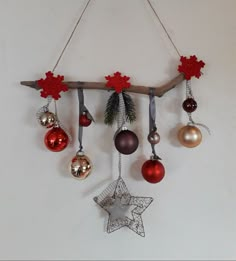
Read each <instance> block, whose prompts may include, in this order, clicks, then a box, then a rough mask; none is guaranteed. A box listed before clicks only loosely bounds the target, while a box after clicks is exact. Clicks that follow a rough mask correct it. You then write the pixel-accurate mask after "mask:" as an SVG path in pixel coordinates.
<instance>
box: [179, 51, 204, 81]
mask: <svg viewBox="0 0 236 261" xmlns="http://www.w3.org/2000/svg"><path fill="white" fill-rule="evenodd" d="M180 62H181V65H179V67H178V71H179V72H180V73H183V74H184V77H185V79H186V80H187V81H188V80H191V78H192V77H193V76H195V77H196V78H198V79H199V78H200V76H201V68H203V67H204V66H205V63H204V62H203V61H202V60H200V61H198V59H197V57H196V55H191V56H190V58H187V57H186V56H181V57H180Z"/></svg>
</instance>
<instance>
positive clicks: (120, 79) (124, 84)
mask: <svg viewBox="0 0 236 261" xmlns="http://www.w3.org/2000/svg"><path fill="white" fill-rule="evenodd" d="M105 79H106V80H107V83H106V86H107V87H110V88H114V89H115V91H116V92H117V93H121V92H122V91H123V89H124V88H129V87H130V82H128V81H129V79H130V77H128V76H125V75H124V76H121V73H120V72H116V73H114V75H113V76H111V75H108V76H106V77H105Z"/></svg>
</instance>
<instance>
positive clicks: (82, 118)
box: [79, 113, 92, 127]
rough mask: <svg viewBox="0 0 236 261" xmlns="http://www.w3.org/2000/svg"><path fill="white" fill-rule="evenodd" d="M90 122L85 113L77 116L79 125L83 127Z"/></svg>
mask: <svg viewBox="0 0 236 261" xmlns="http://www.w3.org/2000/svg"><path fill="white" fill-rule="evenodd" d="M91 123H92V120H91V119H89V118H88V115H87V113H83V114H81V115H80V117H79V125H80V126H83V127H88V126H89V125H90V124H91Z"/></svg>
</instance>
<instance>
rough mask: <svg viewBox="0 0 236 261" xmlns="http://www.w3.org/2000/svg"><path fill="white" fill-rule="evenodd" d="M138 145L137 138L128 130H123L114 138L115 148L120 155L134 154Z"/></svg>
mask: <svg viewBox="0 0 236 261" xmlns="http://www.w3.org/2000/svg"><path fill="white" fill-rule="evenodd" d="M138 144H139V141H138V137H137V136H136V134H135V133H134V132H132V131H130V130H127V129H123V130H121V131H120V132H119V133H118V134H117V135H116V136H115V147H116V149H117V150H118V151H119V152H120V153H122V154H125V155H128V154H132V153H134V152H135V151H136V149H137V148H138Z"/></svg>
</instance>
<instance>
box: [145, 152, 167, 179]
mask: <svg viewBox="0 0 236 261" xmlns="http://www.w3.org/2000/svg"><path fill="white" fill-rule="evenodd" d="M142 175H143V177H144V179H145V180H146V181H148V182H150V183H158V182H160V181H161V180H162V179H163V178H164V176H165V168H164V166H163V165H162V163H161V162H160V161H159V160H158V159H155V158H153V157H151V159H150V160H147V161H145V162H144V164H143V166H142Z"/></svg>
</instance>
